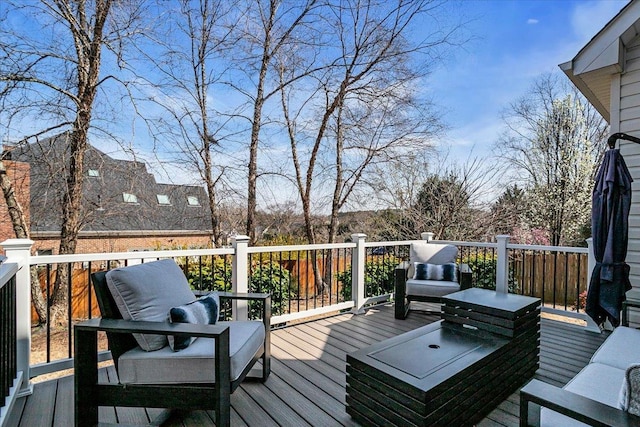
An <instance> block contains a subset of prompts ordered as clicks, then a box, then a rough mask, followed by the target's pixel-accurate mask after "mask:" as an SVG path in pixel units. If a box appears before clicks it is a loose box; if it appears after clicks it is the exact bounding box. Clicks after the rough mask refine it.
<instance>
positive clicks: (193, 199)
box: [187, 196, 200, 206]
mask: <svg viewBox="0 0 640 427" xmlns="http://www.w3.org/2000/svg"><path fill="white" fill-rule="evenodd" d="M187 203H188V204H189V206H200V201H199V200H198V198H197V197H196V196H187Z"/></svg>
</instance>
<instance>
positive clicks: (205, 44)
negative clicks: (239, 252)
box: [140, 0, 238, 246]
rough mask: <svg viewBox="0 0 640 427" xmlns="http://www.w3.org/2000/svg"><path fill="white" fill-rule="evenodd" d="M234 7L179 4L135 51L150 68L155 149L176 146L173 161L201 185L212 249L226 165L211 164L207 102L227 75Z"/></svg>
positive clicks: (209, 1)
mask: <svg viewBox="0 0 640 427" xmlns="http://www.w3.org/2000/svg"><path fill="white" fill-rule="evenodd" d="M161 7H165V8H166V7H167V4H166V3H164V2H163V3H161ZM237 7H238V4H237V2H227V1H221V0H198V1H195V2H194V1H190V0H181V1H180V2H179V8H178V10H177V11H175V12H176V13H169V14H168V18H167V20H166V21H165V22H162V23H161V24H160V25H158V26H157V27H156V28H155V29H156V31H155V33H154V34H155V37H154V48H153V49H147V46H146V45H145V46H141V48H142V49H141V50H140V55H141V56H142V58H143V63H142V64H141V65H142V66H145V67H148V64H149V63H151V64H153V65H154V70H153V71H154V72H153V73H148V75H146V76H145V79H147V81H148V82H149V83H151V84H152V86H153V89H154V90H153V97H152V102H153V103H155V104H157V105H159V106H161V108H162V111H161V113H160V114H158V115H157V117H154V118H149V117H146V118H147V119H149V121H150V123H151V125H152V132H153V133H154V135H156V139H157V140H158V141H159V144H160V146H161V150H162V151H163V152H164V153H170V155H171V153H175V152H176V148H178V149H179V150H177V151H178V152H177V153H175V154H176V156H178V159H177V160H178V161H180V159H184V158H185V157H186V159H187V163H188V165H189V166H190V170H193V169H192V168H195V170H196V171H197V173H198V174H199V175H200V177H201V179H202V181H203V182H204V183H205V185H206V188H207V194H208V198H209V209H210V215H211V230H212V233H213V242H214V244H215V245H216V246H220V245H222V244H223V234H222V228H221V222H222V217H221V209H220V202H221V200H220V197H221V193H223V188H224V187H225V182H224V180H225V172H226V170H227V168H228V166H227V165H225V164H224V163H222V162H214V157H221V156H223V149H222V147H221V142H220V139H221V138H222V137H221V136H220V135H218V133H219V132H220V131H221V128H222V127H223V126H224V123H218V119H219V117H220V116H219V115H217V114H215V112H214V111H212V107H211V104H212V102H211V101H212V99H214V96H215V94H214V89H215V85H216V83H219V79H220V76H222V75H224V73H225V72H226V71H227V67H226V65H225V64H226V61H225V60H224V59H223V54H224V51H225V50H227V49H229V48H230V47H233V46H234V45H235V43H234V42H235V41H236V40H235V39H234V37H235V33H236V22H234V20H235V19H236V18H237V14H238V12H237V10H236V9H237ZM232 12H234V13H232ZM154 77H156V79H155V80H154ZM158 93H161V94H162V96H158ZM167 113H168V114H167ZM171 160H172V161H174V162H175V161H176V158H175V157H174V158H172V159H171ZM191 167H192V168H191Z"/></svg>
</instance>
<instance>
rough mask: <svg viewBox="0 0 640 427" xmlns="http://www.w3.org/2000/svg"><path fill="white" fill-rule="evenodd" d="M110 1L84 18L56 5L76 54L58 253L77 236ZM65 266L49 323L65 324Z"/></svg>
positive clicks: (67, 250) (80, 7)
mask: <svg viewBox="0 0 640 427" xmlns="http://www.w3.org/2000/svg"><path fill="white" fill-rule="evenodd" d="M111 3H112V0H96V4H95V9H94V10H93V16H92V17H90V18H89V19H88V17H87V10H86V9H85V7H86V8H88V6H87V5H86V4H84V3H82V2H81V3H78V4H77V5H75V7H77V10H74V5H72V4H70V3H68V0H67V1H64V2H62V1H61V2H58V3H56V6H57V7H58V9H59V10H60V14H61V16H62V17H63V18H64V19H65V20H66V21H67V22H68V23H69V26H70V31H71V33H72V36H73V40H74V44H75V48H76V54H77V63H76V67H77V78H78V81H77V95H76V104H77V110H76V117H75V120H74V122H73V127H72V131H71V135H70V141H69V146H70V150H69V152H70V159H69V173H68V175H67V188H66V192H65V193H64V195H63V200H62V226H61V229H60V249H59V252H58V253H59V254H60V255H65V254H73V253H75V251H76V246H77V242H78V233H79V232H80V228H81V221H80V219H81V215H80V213H81V204H82V193H83V186H84V158H85V154H86V151H87V146H88V143H87V136H88V132H89V127H90V125H91V113H92V110H93V104H94V101H95V98H96V91H97V88H98V84H99V75H100V65H101V52H102V44H103V30H104V26H105V22H106V20H107V17H108V15H109V9H110V8H111ZM68 267H69V265H67V264H58V267H57V274H56V280H55V283H54V287H53V295H52V301H51V319H50V324H52V325H57V324H66V322H65V321H64V319H65V317H66V312H67V310H68V307H69V303H70V301H69V297H68V294H69V289H68V285H69V277H70V276H69V275H70V274H71V272H70V271H69V268H68Z"/></svg>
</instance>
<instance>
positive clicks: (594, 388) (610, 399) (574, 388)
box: [540, 363, 625, 427]
mask: <svg viewBox="0 0 640 427" xmlns="http://www.w3.org/2000/svg"><path fill="white" fill-rule="evenodd" d="M624 373H625V371H624V370H623V369H618V368H614V367H612V366H609V365H603V364H601V363H590V364H588V365H587V366H585V367H584V369H582V371H580V372H579V373H578V375H576V376H575V377H574V378H573V379H572V380H571V381H569V383H568V384H567V385H566V386H564V387H563V388H564V389H565V390H568V391H571V392H573V393H576V394H579V395H581V396H585V397H588V398H590V399H593V400H597V401H598V402H601V403H604V404H605V405H609V406H613V407H614V408H617V407H618V396H619V393H620V388H621V387H622V383H623V382H624ZM540 426H541V427H558V426H563V427H565V426H566V427H574V426H575V427H577V426H580V427H582V426H587V424H584V423H581V422H578V421H576V420H574V419H571V418H569V417H565V416H564V415H561V414H558V413H557V412H554V411H552V410H550V409H547V408H542V409H541V410H540Z"/></svg>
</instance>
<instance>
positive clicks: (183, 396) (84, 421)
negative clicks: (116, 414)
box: [74, 260, 271, 426]
mask: <svg viewBox="0 0 640 427" xmlns="http://www.w3.org/2000/svg"><path fill="white" fill-rule="evenodd" d="M91 279H92V282H93V285H94V289H95V293H96V297H97V299H98V304H99V306H100V312H101V314H102V318H98V319H91V320H88V321H85V322H82V323H79V324H77V325H75V327H74V333H75V342H74V346H75V424H76V426H87V425H97V424H98V407H99V406H123V407H150V408H170V409H171V408H176V409H177V408H179V409H186V410H194V409H206V410H214V411H215V423H216V426H229V425H230V405H231V402H230V395H231V393H233V391H234V390H235V389H237V387H238V386H239V384H240V383H241V382H242V381H243V380H245V378H247V379H248V378H254V379H257V380H259V381H262V382H264V381H266V380H267V378H268V376H269V373H270V317H271V297H270V295H269V294H253V293H250V294H231V293H225V292H220V293H217V292H216V293H211V294H209V295H205V296H203V297H201V298H198V299H197V300H196V296H195V295H194V294H193V292H192V291H191V289H190V287H189V284H188V282H187V280H186V277H185V276H184V274H183V273H182V270H181V269H180V267H178V265H177V264H176V263H175V262H174V261H173V260H161V261H154V262H149V263H144V264H140V265H135V266H130V267H123V268H117V269H114V270H111V271H108V272H97V273H93V274H92V275H91ZM228 299H241V300H255V301H258V304H259V305H260V306H261V312H262V319H261V320H258V321H255V320H246V321H218V318H219V314H220V311H221V310H220V301H224V300H228ZM207 316H209V317H207ZM98 331H105V332H106V335H107V339H108V342H109V348H110V350H111V354H112V358H113V362H114V365H115V369H116V372H117V374H118V383H113V382H112V383H101V382H99V381H98V357H97V353H98V350H97V343H98ZM258 360H261V361H262V369H261V372H258V373H257V375H256V374H255V373H253V372H252V373H251V375H249V373H250V371H251V370H252V368H253V367H254V364H256V362H257V361H258Z"/></svg>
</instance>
